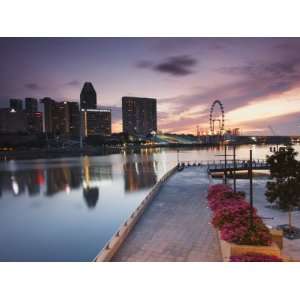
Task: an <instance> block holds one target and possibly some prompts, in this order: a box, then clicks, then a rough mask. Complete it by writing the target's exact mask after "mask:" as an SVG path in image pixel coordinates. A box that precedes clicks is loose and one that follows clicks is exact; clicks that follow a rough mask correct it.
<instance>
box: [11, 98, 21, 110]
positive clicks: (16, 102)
mask: <svg viewBox="0 0 300 300" xmlns="http://www.w3.org/2000/svg"><path fill="white" fill-rule="evenodd" d="M9 106H10V108H11V109H14V110H15V111H22V110H23V101H22V99H10V100H9Z"/></svg>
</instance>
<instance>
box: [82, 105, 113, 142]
mask: <svg viewBox="0 0 300 300" xmlns="http://www.w3.org/2000/svg"><path fill="white" fill-rule="evenodd" d="M81 120H82V130H83V135H84V136H85V137H87V136H91V135H103V136H107V135H110V134H111V111H110V110H109V109H83V110H81Z"/></svg>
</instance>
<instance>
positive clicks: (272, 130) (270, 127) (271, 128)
mask: <svg viewBox="0 0 300 300" xmlns="http://www.w3.org/2000/svg"><path fill="white" fill-rule="evenodd" d="M268 127H269V129H270V130H271V132H272V134H273V135H274V136H276V133H275V131H274V129H273V127H272V126H271V125H269V126H268Z"/></svg>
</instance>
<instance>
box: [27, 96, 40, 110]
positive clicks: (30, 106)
mask: <svg viewBox="0 0 300 300" xmlns="http://www.w3.org/2000/svg"><path fill="white" fill-rule="evenodd" d="M25 111H26V112H27V113H36V112H37V111H38V101H37V99H36V98H25Z"/></svg>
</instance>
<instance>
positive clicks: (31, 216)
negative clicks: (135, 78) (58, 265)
mask: <svg viewBox="0 0 300 300" xmlns="http://www.w3.org/2000/svg"><path fill="white" fill-rule="evenodd" d="M295 148H296V149H297V150H298V151H299V150H300V149H299V147H298V146H297V147H295ZM249 149H253V156H254V158H256V159H263V158H265V156H266V154H270V152H269V146H250V145H249V146H248V145H247V146H241V147H239V148H238V149H237V158H239V159H247V158H248V154H249ZM229 152H230V151H229ZM222 153H223V149H222V148H210V149H198V150H183V149H180V152H179V159H180V160H190V161H192V160H214V159H216V160H217V159H220V158H221V157H220V156H219V157H217V156H216V155H218V154H222ZM177 155H178V154H177V151H176V150H175V149H166V148H164V149H152V150H149V149H148V150H142V151H141V152H140V153H136V154H113V155H108V156H93V157H87V156H86V157H76V158H74V157H73V158H59V159H36V160H17V161H6V162H1V163H0V241H1V247H0V261H91V260H92V259H93V258H94V257H95V256H96V255H97V253H98V252H99V251H100V250H101V248H102V247H103V246H104V244H105V243H106V242H107V240H109V238H110V237H111V236H112V234H113V233H114V232H115V231H116V230H117V228H118V227H119V226H120V224H122V222H124V221H125V220H126V219H127V218H128V216H129V215H130V214H131V213H132V211H133V210H134V209H135V208H136V207H137V206H138V205H139V203H140V202H141V201H142V200H143V199H144V197H145V196H146V195H147V193H148V192H149V190H150V189H151V187H152V186H153V185H154V184H155V183H156V182H157V181H158V180H159V178H160V177H161V176H162V175H163V174H164V173H166V172H167V171H168V170H169V169H170V168H171V167H172V166H174V165H175V164H176V163H177Z"/></svg>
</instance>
